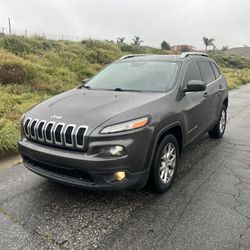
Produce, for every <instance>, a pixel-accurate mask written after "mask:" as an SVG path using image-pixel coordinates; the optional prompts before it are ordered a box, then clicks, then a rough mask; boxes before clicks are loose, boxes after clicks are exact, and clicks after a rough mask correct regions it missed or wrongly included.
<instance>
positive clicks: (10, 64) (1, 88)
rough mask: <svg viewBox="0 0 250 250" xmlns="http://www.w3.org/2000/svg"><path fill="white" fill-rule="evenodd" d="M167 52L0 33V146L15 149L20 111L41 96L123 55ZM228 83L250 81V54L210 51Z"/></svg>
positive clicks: (71, 84) (64, 87)
mask: <svg viewBox="0 0 250 250" xmlns="http://www.w3.org/2000/svg"><path fill="white" fill-rule="evenodd" d="M131 53H138V54H142V53H149V54H167V53H170V52H168V51H162V50H160V49H155V48H150V47H136V46H131V45H127V44H114V43H110V42H105V41H95V40H84V41H82V42H70V41H48V40H44V39H42V38H40V37H35V38H24V37H18V36H11V37H9V36H1V37H0V95H1V98H0V151H4V150H10V149H11V150H13V149H15V148H16V141H17V140H18V137H19V125H18V124H19V121H20V117H21V114H22V113H24V112H25V111H26V110H27V109H29V108H30V107H31V106H33V105H35V104H37V103H39V102H41V101H42V100H44V99H46V98H48V97H50V96H52V95H55V94H57V93H60V92H62V91H65V90H67V89H70V88H73V87H76V86H77V85H78V84H79V82H80V81H81V80H82V79H85V78H88V77H90V76H92V75H93V74H94V73H95V72H96V71H98V70H99V69H101V68H102V67H103V66H104V65H105V64H108V63H110V62H112V61H113V60H115V59H117V58H119V57H121V56H122V55H124V54H131ZM210 56H211V57H213V58H215V59H216V60H217V62H218V63H219V65H220V67H221V69H222V71H223V72H224V73H225V76H226V78H227V80H228V83H229V86H230V88H235V87H237V86H238V85H240V84H244V83H246V82H250V59H247V58H244V57H239V56H230V55H227V54H223V53H222V52H218V51H215V52H211V53H210Z"/></svg>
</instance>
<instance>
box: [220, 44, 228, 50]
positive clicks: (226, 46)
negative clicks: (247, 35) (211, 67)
mask: <svg viewBox="0 0 250 250" xmlns="http://www.w3.org/2000/svg"><path fill="white" fill-rule="evenodd" d="M228 48H229V46H228V45H224V46H222V49H221V50H222V51H227V50H228Z"/></svg>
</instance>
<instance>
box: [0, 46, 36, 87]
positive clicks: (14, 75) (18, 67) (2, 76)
mask: <svg viewBox="0 0 250 250" xmlns="http://www.w3.org/2000/svg"><path fill="white" fill-rule="evenodd" d="M34 78H35V72H34V67H33V66H32V64H31V63H29V62H28V61H26V60H24V59H22V58H20V57H17V56H15V55H13V54H11V53H9V52H6V51H5V50H1V49H0V83H3V84H8V83H23V82H29V81H31V80H33V79H34Z"/></svg>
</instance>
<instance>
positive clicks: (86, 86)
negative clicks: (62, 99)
mask: <svg viewBox="0 0 250 250" xmlns="http://www.w3.org/2000/svg"><path fill="white" fill-rule="evenodd" d="M82 88H85V89H91V87H90V86H88V85H82Z"/></svg>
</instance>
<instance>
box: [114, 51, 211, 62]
mask: <svg viewBox="0 0 250 250" xmlns="http://www.w3.org/2000/svg"><path fill="white" fill-rule="evenodd" d="M194 58H203V59H204V58H207V59H211V58H209V57H208V55H207V54H205V53H199V52H185V53H182V54H180V55H150V54H132V55H125V56H123V57H121V58H120V59H119V60H117V62H127V61H132V62H133V61H173V62H176V61H179V62H183V61H189V60H192V59H194Z"/></svg>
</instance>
